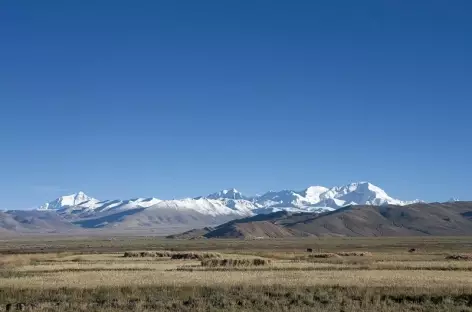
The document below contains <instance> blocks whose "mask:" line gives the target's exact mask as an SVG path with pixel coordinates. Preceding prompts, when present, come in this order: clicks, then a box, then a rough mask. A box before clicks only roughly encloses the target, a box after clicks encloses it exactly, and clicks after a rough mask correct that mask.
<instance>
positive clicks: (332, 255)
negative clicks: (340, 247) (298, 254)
mask: <svg viewBox="0 0 472 312" xmlns="http://www.w3.org/2000/svg"><path fill="white" fill-rule="evenodd" d="M308 258H340V256H339V255H338V254H335V253H330V252H321V253H315V254H312V255H309V256H308Z"/></svg>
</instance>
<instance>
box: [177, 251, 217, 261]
mask: <svg viewBox="0 0 472 312" xmlns="http://www.w3.org/2000/svg"><path fill="white" fill-rule="evenodd" d="M210 258H221V254H219V253H216V252H175V253H173V254H172V256H171V259H178V260H182V259H183V260H203V259H210Z"/></svg>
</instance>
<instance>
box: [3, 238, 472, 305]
mask: <svg viewBox="0 0 472 312" xmlns="http://www.w3.org/2000/svg"><path fill="white" fill-rule="evenodd" d="M152 239H153V238H130V239H129V240H123V242H124V243H123V244H121V245H120V244H119V243H118V241H117V240H114V241H113V243H114V245H112V246H110V245H111V243H110V240H101V241H100V239H97V240H96V241H93V243H92V244H94V245H93V246H94V247H83V245H84V244H88V242H84V240H80V239H76V240H72V239H69V240H64V239H51V241H50V242H48V244H50V245H49V246H48V247H44V246H43V247H38V246H37V245H36V242H38V241H36V240H34V239H32V240H29V241H27V240H23V241H18V240H17V241H5V242H4V243H5V244H3V245H2V246H1V247H0V252H1V253H2V254H0V311H2V309H3V310H8V309H9V310H10V311H14V310H26V311H129V310H134V311H271V312H275V311H472V261H469V260H459V261H457V260H447V259H446V258H447V256H448V255H451V254H464V255H466V254H467V253H468V251H469V246H470V244H471V242H472V239H471V238H460V239H457V240H456V241H455V240H454V239H453V238H428V239H422V238H405V239H402V238H394V239H392V238H377V239H375V238H373V239H356V238H350V239H345V238H343V239H340V238H332V239H310V240H305V239H301V240H297V241H290V240H266V241H264V243H265V244H264V245H260V244H261V242H260V241H257V242H255V241H243V240H240V241H231V240H228V241H225V240H202V241H172V240H163V239H157V238H154V241H152ZM133 240H134V241H135V242H137V243H136V244H134V245H133V244H131V243H130V242H133ZM2 243H3V242H2ZM40 244H44V242H42V243H40ZM100 244H101V245H100ZM151 245H152V246H151ZM19 246H21V247H19ZM101 246H102V247H101ZM412 247H414V248H415V249H416V250H415V251H414V252H409V251H408V250H409V249H410V248H412ZM307 248H312V249H313V251H312V252H307V250H306V249H307ZM133 250H134V251H142V250H147V251H164V250H168V251H169V253H170V255H172V254H173V253H179V252H180V253H183V252H185V253H183V254H184V255H185V254H190V255H192V256H195V255H196V256H198V257H200V256H201V255H203V254H206V256H205V257H215V260H214V261H211V260H208V259H207V260H206V261H207V263H211V264H212V265H211V266H205V265H202V261H205V260H204V259H203V258H202V259H172V258H171V257H149V256H144V257H140V256H135V257H124V252H125V251H133ZM359 251H362V252H363V253H362V254H364V255H362V256H360V255H356V254H358V253H359ZM352 252H354V253H352ZM138 254H139V253H138ZM352 254H354V256H353V255H352Z"/></svg>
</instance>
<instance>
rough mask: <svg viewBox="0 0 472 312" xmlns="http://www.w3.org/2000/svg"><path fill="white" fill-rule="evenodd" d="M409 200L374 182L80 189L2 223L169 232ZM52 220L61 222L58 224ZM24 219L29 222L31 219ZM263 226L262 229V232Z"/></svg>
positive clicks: (45, 228)
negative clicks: (139, 192) (258, 190)
mask: <svg viewBox="0 0 472 312" xmlns="http://www.w3.org/2000/svg"><path fill="white" fill-rule="evenodd" d="M407 203H408V202H404V201H401V200H397V199H394V198H392V197H390V196H388V195H387V194H386V193H385V192H384V191H383V190H382V189H380V188H379V187H377V186H375V185H373V184H371V183H368V182H359V183H351V184H348V185H345V186H341V187H333V188H326V187H323V186H310V187H308V188H306V189H304V190H302V191H293V190H282V191H270V192H267V193H265V194H263V195H258V196H253V197H250V196H245V195H243V194H242V193H241V192H239V191H238V190H236V189H227V190H222V191H219V192H215V193H212V194H210V195H207V196H200V197H196V198H184V199H173V200H161V199H158V198H155V197H149V198H134V199H127V200H120V199H112V200H99V199H96V198H93V197H90V196H88V195H86V194H85V193H83V192H78V193H76V194H71V195H66V196H62V197H59V198H57V199H56V200H54V201H51V202H49V203H46V204H44V205H42V206H40V207H39V208H38V209H37V211H35V212H16V214H17V216H20V215H23V217H24V218H27V215H28V214H29V215H30V221H29V222H30V223H31V224H30V226H28V227H27V226H24V225H23V226H22V225H18V224H17V225H16V226H12V224H13V221H11V220H10V219H9V220H10V221H8V222H6V221H5V222H4V224H3V225H0V228H4V229H6V230H8V231H15V232H21V231H38V232H41V231H53V230H56V231H69V230H71V229H76V228H80V229H85V230H94V231H118V232H123V231H133V232H149V233H166V234H168V233H175V232H181V231H184V230H189V229H192V228H197V227H206V226H212V227H213V226H217V225H219V224H222V223H225V222H227V221H230V220H234V219H240V218H245V217H250V216H254V215H258V214H268V213H273V212H277V211H290V212H310V213H322V212H326V211H333V210H335V209H339V208H341V207H344V206H346V205H387V204H396V205H404V204H407ZM40 212H42V213H43V214H39V213H40ZM48 219H50V220H48ZM5 220H6V218H5ZM48 221H51V223H52V224H57V226H52V225H51V224H49V223H48ZM23 222H24V223H25V224H27V223H28V221H25V220H24V221H23ZM41 224H42V226H41ZM69 227H70V228H69ZM237 227H238V231H242V233H246V232H251V233H252V234H251V235H253V236H257V235H259V234H261V235H266V234H267V235H269V233H273V234H270V235H269V236H278V235H282V236H286V235H291V234H290V233H291V232H290V233H288V232H286V231H285V230H281V229H278V228H277V229H276V228H274V227H273V226H272V225H269V224H257V225H254V226H253V227H246V228H245V229H241V228H240V227H241V226H240V225H238V226H237ZM258 229H261V232H260V233H259V230H258ZM258 233H259V234H258ZM263 233H266V234H263ZM277 233H278V234H277ZM282 233H283V234H282ZM242 235H244V234H242ZM297 235H298V234H297Z"/></svg>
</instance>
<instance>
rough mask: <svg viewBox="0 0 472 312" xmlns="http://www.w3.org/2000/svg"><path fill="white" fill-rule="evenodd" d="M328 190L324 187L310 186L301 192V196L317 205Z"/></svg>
mask: <svg viewBox="0 0 472 312" xmlns="http://www.w3.org/2000/svg"><path fill="white" fill-rule="evenodd" d="M328 190H329V189H328V188H327V187H324V186H318V185H316V186H310V187H308V188H307V189H306V190H304V191H303V192H301V194H300V195H301V196H303V197H305V198H306V199H307V200H308V201H309V202H312V203H317V202H319V201H320V200H321V195H322V194H324V193H326V192H327V191H328Z"/></svg>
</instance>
